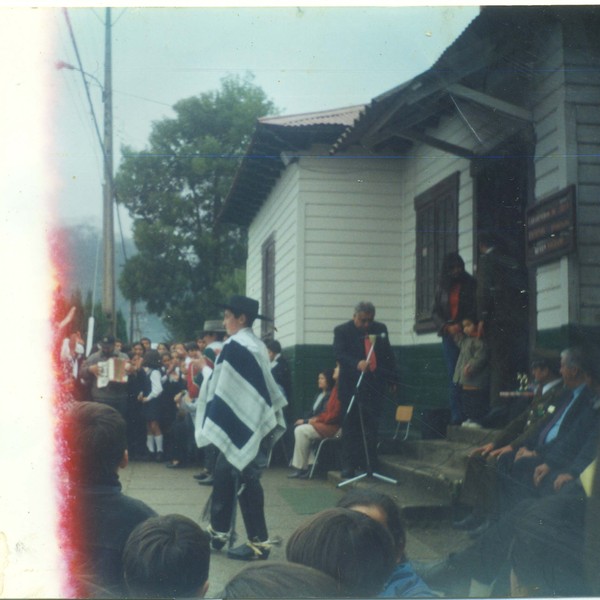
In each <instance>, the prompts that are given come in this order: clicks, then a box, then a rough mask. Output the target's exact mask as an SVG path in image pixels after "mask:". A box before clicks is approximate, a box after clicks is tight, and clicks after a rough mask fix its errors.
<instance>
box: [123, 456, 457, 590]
mask: <svg viewBox="0 0 600 600" xmlns="http://www.w3.org/2000/svg"><path fill="white" fill-rule="evenodd" d="M198 471H199V469H198V468H184V469H167V468H165V466H164V464H155V463H144V462H131V463H130V465H129V466H128V467H127V468H126V469H125V470H123V471H121V472H120V477H121V482H122V484H123V491H124V492H125V493H126V494H128V495H130V496H133V497H135V498H139V499H140V500H143V501H144V502H146V503H147V504H149V505H150V506H152V507H153V508H154V509H155V510H156V512H158V513H159V514H169V513H179V514H182V515H185V516H187V517H190V518H191V519H194V520H195V521H196V522H198V523H199V524H200V525H201V526H202V527H203V528H205V527H206V526H207V523H206V522H205V521H203V519H202V512H203V508H204V506H205V504H206V501H207V499H208V497H209V495H210V492H211V489H212V488H211V487H208V486H200V485H198V484H197V483H196V481H195V480H194V478H193V475H194V474H195V473H197V472H198ZM289 472H290V470H289V469H286V468H280V467H271V468H269V469H267V470H266V471H265V473H264V475H263V479H262V481H263V487H264V489H265V505H266V511H265V512H266V517H267V525H268V528H269V536H270V537H271V539H274V538H276V537H281V538H282V544H281V545H278V546H274V547H273V550H272V551H271V559H273V560H285V543H286V540H287V538H288V537H289V535H290V534H291V533H292V532H293V531H294V530H295V529H296V528H297V527H298V525H300V523H302V522H303V521H304V520H305V519H306V518H307V517H308V514H306V513H307V511H310V510H314V511H316V510H319V508H317V505H318V504H319V502H316V504H315V503H314V502H313V503H312V505H311V506H312V507H313V508H310V507H307V506H305V507H304V508H302V506H301V505H302V498H304V497H305V495H307V496H311V497H312V496H316V497H317V499H318V500H320V502H321V504H322V503H323V501H324V500H325V501H327V502H328V501H329V500H331V503H332V505H333V504H334V503H335V501H336V499H337V498H338V497H341V496H342V495H343V493H344V490H339V489H337V488H335V486H334V485H332V484H331V483H329V482H328V481H326V480H324V479H314V480H311V481H306V480H295V479H288V478H287V475H288V474H289ZM367 483H368V484H369V485H374V486H377V487H378V488H381V490H382V491H385V490H386V487H387V486H389V484H382V483H379V482H373V483H372V484H371V483H370V482H367ZM309 489H310V490H314V492H315V493H314V494H313V493H312V492H307V490H309ZM391 489H392V490H393V491H394V493H401V488H399V487H395V486H394V487H393V488H391ZM295 490H298V492H297V495H296V494H295ZM319 492H320V493H319ZM290 495H292V496H295V497H294V498H292V500H293V501H290ZM286 497H287V498H288V499H287V500H286ZM313 500H314V498H313ZM294 506H295V508H294ZM321 508H326V506H321ZM301 513H305V514H301ZM238 517H239V518H238V526H237V531H238V535H239V541H240V542H243V541H245V531H244V527H243V523H242V521H241V517H240V516H239V513H238ZM465 539H466V538H465V536H464V534H460V533H458V535H457V532H456V531H452V530H449V529H448V526H447V524H443V523H429V524H424V525H420V526H419V527H414V526H412V527H411V528H410V529H409V530H408V543H407V548H408V552H409V555H410V557H411V558H412V559H416V560H430V559H435V558H439V557H442V556H444V555H445V554H446V553H447V552H448V551H451V550H454V549H456V548H457V547H460V546H461V545H464V543H465ZM245 565H246V563H244V562H238V561H234V560H231V559H228V558H227V557H226V556H225V553H224V552H213V554H212V557H211V569H210V588H209V591H208V595H207V597H209V598H211V597H212V598H216V597H218V596H219V592H220V591H221V589H222V587H223V585H224V583H225V582H226V581H228V579H229V578H230V577H231V576H232V575H234V574H235V573H237V572H238V571H239V570H240V569H242V568H243V567H244V566H245Z"/></svg>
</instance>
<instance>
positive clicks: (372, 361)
mask: <svg viewBox="0 0 600 600" xmlns="http://www.w3.org/2000/svg"><path fill="white" fill-rule="evenodd" d="M372 347H373V344H372V343H371V338H370V336H368V335H366V336H365V357H367V356H369V352H371V348H372ZM376 368H377V358H376V357H375V350H373V352H371V357H370V358H369V370H370V371H371V373H372V372H373V371H375V369H376Z"/></svg>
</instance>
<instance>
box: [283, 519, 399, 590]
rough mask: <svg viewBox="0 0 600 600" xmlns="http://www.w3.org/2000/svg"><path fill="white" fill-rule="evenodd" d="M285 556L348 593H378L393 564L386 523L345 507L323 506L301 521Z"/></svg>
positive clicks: (392, 550) (391, 546)
mask: <svg viewBox="0 0 600 600" xmlns="http://www.w3.org/2000/svg"><path fill="white" fill-rule="evenodd" d="M286 557H287V559H288V560H289V561H291V562H295V563H299V564H303V565H306V566H308V567H313V568H315V569H318V570H319V571H323V572H324V573H326V574H328V575H330V576H332V577H333V578H334V579H336V580H337V581H338V583H339V585H340V594H341V595H342V596H348V597H364V596H374V595H377V594H378V593H379V592H381V590H382V588H383V585H384V584H385V582H386V581H387V579H388V577H389V576H390V574H391V572H392V570H393V568H394V564H395V553H394V542H393V540H392V536H391V535H390V533H389V532H388V531H387V530H386V529H385V527H384V526H383V525H381V524H380V523H378V522H377V521H375V520H374V519H371V517H368V516H367V515H365V514H363V513H360V512H357V511H353V510H349V509H347V508H331V509H328V510H324V511H322V512H320V513H318V514H316V515H314V516H313V517H311V518H310V519H309V520H308V521H306V522H305V523H303V524H302V525H301V526H300V527H299V528H298V529H296V531H295V532H294V533H293V534H292V535H291V537H290V538H289V540H288V543H287V546H286Z"/></svg>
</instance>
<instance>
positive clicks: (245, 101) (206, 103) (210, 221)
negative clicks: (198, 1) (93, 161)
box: [116, 76, 274, 339]
mask: <svg viewBox="0 0 600 600" xmlns="http://www.w3.org/2000/svg"><path fill="white" fill-rule="evenodd" d="M173 109H174V111H175V114H176V116H175V118H166V119H163V120H161V121H158V122H155V123H154V124H153V127H152V132H151V134H150V138H149V146H148V147H147V148H146V149H145V150H144V151H142V152H136V151H134V150H133V149H132V148H129V147H124V148H123V156H124V159H123V162H122V164H121V166H120V168H119V171H118V173H117V177H116V187H117V193H118V201H119V202H121V203H122V204H124V205H125V206H126V207H127V209H128V210H129V214H130V215H131V217H132V218H133V219H134V227H133V232H134V241H135V244H136V247H137V250H138V253H137V254H136V255H135V256H133V257H131V258H130V259H129V260H128V261H127V262H126V264H125V267H124V270H123V273H122V275H121V277H120V280H119V285H120V287H121V291H122V293H123V295H124V296H125V297H126V298H127V299H129V300H133V301H140V300H143V301H145V302H146V305H147V308H148V310H149V311H150V312H152V313H154V314H157V315H159V316H161V317H162V318H163V321H164V323H165V325H166V326H167V328H168V329H169V330H170V332H171V334H172V335H173V336H174V337H176V338H179V339H189V338H191V336H193V335H194V334H195V333H197V331H198V330H199V329H201V327H202V324H203V322H204V320H205V319H210V318H215V317H216V314H217V312H216V311H217V310H218V309H217V305H218V304H219V303H220V302H222V301H223V300H224V299H225V297H226V296H225V294H229V293H232V292H239V291H243V285H244V282H243V277H242V278H240V275H239V274H240V269H243V265H244V262H245V258H246V240H245V233H244V232H243V231H241V230H240V229H239V228H236V227H233V226H230V225H227V224H223V223H220V222H219V221H218V220H217V217H218V215H219V213H220V211H221V209H222V206H223V202H224V200H225V198H226V195H227V192H228V191H229V188H230V186H231V183H232V181H233V176H234V174H235V171H236V169H237V167H238V166H239V163H240V161H241V156H242V153H243V151H244V149H245V147H246V145H247V143H248V141H249V139H250V135H251V133H252V131H253V128H254V126H255V123H256V119H257V118H258V117H261V116H264V115H266V114H272V113H273V112H274V107H273V104H272V103H271V102H270V101H269V100H268V99H267V97H266V95H265V93H264V92H263V90H262V89H261V88H259V87H257V86H256V85H254V84H253V83H252V78H251V76H246V77H245V78H243V79H240V78H238V77H230V78H226V79H224V80H223V81H222V84H221V88H220V89H219V90H218V91H215V92H209V93H203V94H201V95H199V96H193V97H191V98H186V99H184V100H181V101H179V102H177V104H175V106H174V107H173Z"/></svg>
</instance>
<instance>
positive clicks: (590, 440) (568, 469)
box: [526, 386, 600, 477]
mask: <svg viewBox="0 0 600 600" xmlns="http://www.w3.org/2000/svg"><path fill="white" fill-rule="evenodd" d="M571 393H572V390H570V389H565V391H564V394H565V395H566V397H567V398H570V394H571ZM595 399H596V395H595V393H594V392H593V391H592V390H591V389H590V388H589V387H588V386H585V387H584V388H583V390H582V391H581V393H580V394H579V396H578V397H577V400H575V402H574V404H573V406H571V408H570V409H569V412H567V414H566V415H565V417H564V419H563V421H562V424H561V426H560V428H559V430H558V435H557V436H556V438H554V439H553V440H552V441H551V442H548V443H546V444H539V443H538V440H537V439H535V442H534V438H535V436H531V437H530V439H529V442H528V443H527V444H526V445H527V446H528V447H529V448H531V447H533V448H535V451H536V452H537V454H538V456H540V458H541V460H542V462H544V463H546V464H547V465H548V466H549V467H550V468H551V469H553V470H556V471H559V472H561V473H571V474H572V475H574V476H575V477H577V476H578V475H579V473H581V471H583V469H585V467H587V465H588V464H589V463H590V462H591V461H592V460H593V458H594V456H595V451H596V447H597V443H598V431H599V424H600V421H599V417H600V411H598V410H597V409H595V408H594V403H593V401H594V400H595ZM539 433H540V432H538V433H537V435H538V437H539ZM588 455H589V456H588Z"/></svg>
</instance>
